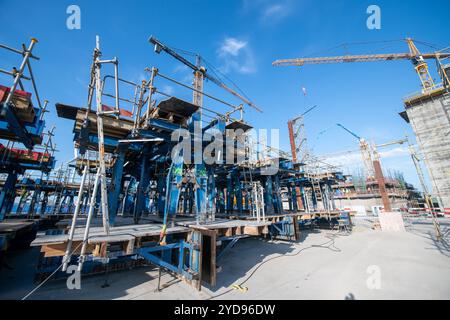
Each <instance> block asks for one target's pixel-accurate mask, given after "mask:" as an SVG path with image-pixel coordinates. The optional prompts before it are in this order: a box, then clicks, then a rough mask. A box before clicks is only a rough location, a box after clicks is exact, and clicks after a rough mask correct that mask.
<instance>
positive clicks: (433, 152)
mask: <svg viewBox="0 0 450 320" xmlns="http://www.w3.org/2000/svg"><path fill="white" fill-rule="evenodd" d="M406 112H407V114H408V118H409V121H410V124H411V126H412V128H413V130H414V132H415V134H416V138H417V142H418V144H419V148H420V150H421V151H422V154H423V155H424V157H425V159H424V160H425V165H426V167H427V169H428V172H429V175H430V178H431V180H432V181H431V182H432V187H433V196H436V197H438V198H439V200H440V201H441V205H442V206H443V207H444V208H450V97H449V95H448V94H441V95H439V96H437V97H432V98H429V97H428V98H422V99H421V100H420V101H415V102H413V103H411V105H408V103H406Z"/></svg>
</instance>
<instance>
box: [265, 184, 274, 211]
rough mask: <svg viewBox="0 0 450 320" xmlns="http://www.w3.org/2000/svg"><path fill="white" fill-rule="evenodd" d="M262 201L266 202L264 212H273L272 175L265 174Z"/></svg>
mask: <svg viewBox="0 0 450 320" xmlns="http://www.w3.org/2000/svg"><path fill="white" fill-rule="evenodd" d="M264 190H265V192H264V202H265V204H266V209H265V212H266V213H267V214H273V213H274V207H273V186H272V177H271V176H266V187H265V188H264Z"/></svg>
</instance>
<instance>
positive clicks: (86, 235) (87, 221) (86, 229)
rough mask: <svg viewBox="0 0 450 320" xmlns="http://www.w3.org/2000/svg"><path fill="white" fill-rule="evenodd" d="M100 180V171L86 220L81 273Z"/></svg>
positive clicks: (81, 254) (79, 262)
mask: <svg viewBox="0 0 450 320" xmlns="http://www.w3.org/2000/svg"><path fill="white" fill-rule="evenodd" d="M99 180H100V169H99V170H97V174H96V175H95V181H94V189H93V190H92V195H91V201H90V203H89V212H88V216H87V219H86V227H85V229H84V236H83V245H82V247H81V253H80V260H79V261H78V271H80V272H81V270H82V269H83V263H84V260H85V259H86V249H87V245H88V240H89V229H90V227H91V220H92V216H93V215H94V208H95V202H96V198H97V191H98V185H99V183H100V181H99Z"/></svg>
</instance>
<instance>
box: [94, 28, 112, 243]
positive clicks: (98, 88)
mask: <svg viewBox="0 0 450 320" xmlns="http://www.w3.org/2000/svg"><path fill="white" fill-rule="evenodd" d="M100 56H101V51H100V38H99V37H98V36H97V37H96V49H95V94H96V103H97V135H98V154H99V159H98V162H99V169H98V174H99V175H100V193H101V207H102V218H103V229H104V231H105V232H106V234H109V211H108V190H107V186H106V169H105V167H106V163H105V137H104V133H103V112H104V111H103V105H102V79H101V74H100V69H101V62H100V59H99V57H100ZM94 194H95V193H94Z"/></svg>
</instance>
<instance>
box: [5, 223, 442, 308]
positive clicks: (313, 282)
mask: <svg viewBox="0 0 450 320" xmlns="http://www.w3.org/2000/svg"><path fill="white" fill-rule="evenodd" d="M373 220H374V218H370V217H367V218H366V217H357V218H355V219H354V223H355V227H354V228H353V232H352V233H351V234H350V235H348V236H346V235H344V234H342V233H341V234H337V232H336V231H331V230H314V231H304V232H302V239H301V241H300V242H298V243H289V242H283V241H268V240H263V239H259V238H250V239H243V240H240V241H239V242H237V244H236V245H235V247H234V248H232V249H231V250H230V251H228V252H227V253H226V255H225V256H224V257H223V259H222V260H221V261H220V263H219V266H220V267H219V268H220V269H221V270H220V272H219V273H218V279H217V280H218V282H217V286H216V288H215V289H214V290H210V289H208V288H203V289H202V291H200V292H199V291H197V290H196V289H194V288H193V287H191V286H189V285H188V284H186V283H184V282H183V281H180V280H178V279H176V278H174V277H172V276H171V275H169V274H163V276H162V278H161V285H162V290H161V291H159V292H158V291H157V290H156V289H157V283H158V270H157V269H156V268H152V267H140V268H136V269H133V270H127V271H121V272H116V273H110V274H109V276H108V284H109V286H107V287H103V284H104V283H105V276H104V275H97V276H90V277H83V278H82V280H81V289H80V290H76V289H75V290H69V289H67V286H66V281H65V280H50V281H48V282H47V283H45V284H44V285H43V286H42V287H41V288H39V289H38V290H37V291H36V292H35V293H33V294H32V295H31V296H30V297H29V299H45V300H47V299H51V300H55V299H87V300H95V299H128V300H133V299H180V300H186V299H210V298H211V297H216V296H217V297H216V298H217V299H239V300H240V299H337V300H342V299H356V300H361V299H450V286H449V283H450V244H449V241H450V234H449V233H450V231H449V229H450V218H440V219H439V221H440V224H441V228H442V231H443V233H444V237H445V238H446V241H447V242H437V241H436V240H435V235H434V228H433V225H432V222H431V219H430V218H414V219H413V218H411V219H407V220H406V221H405V225H406V229H407V232H382V231H379V230H372V229H371V226H372V223H373ZM38 256H39V248H30V249H25V250H21V251H11V252H10V253H9V255H8V256H7V259H6V262H7V267H4V268H3V270H2V272H0V288H1V290H0V299H21V298H22V297H24V296H25V295H26V294H27V293H29V292H30V291H31V290H32V289H33V288H35V286H36V284H35V283H33V277H34V270H35V265H36V263H37V261H38ZM266 261H267V262H266ZM261 263H263V264H262V265H261ZM378 276H379V278H374V277H378ZM245 280H246V281H245ZM378 280H379V282H377V281H378ZM243 281H245V283H243V284H242V285H241V288H242V290H239V289H233V288H232V286H233V285H234V284H241V283H242V282H243ZM377 284H379V285H380V286H379V287H378V286H377ZM245 288H247V290H245ZM219 295H220V296H219Z"/></svg>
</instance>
